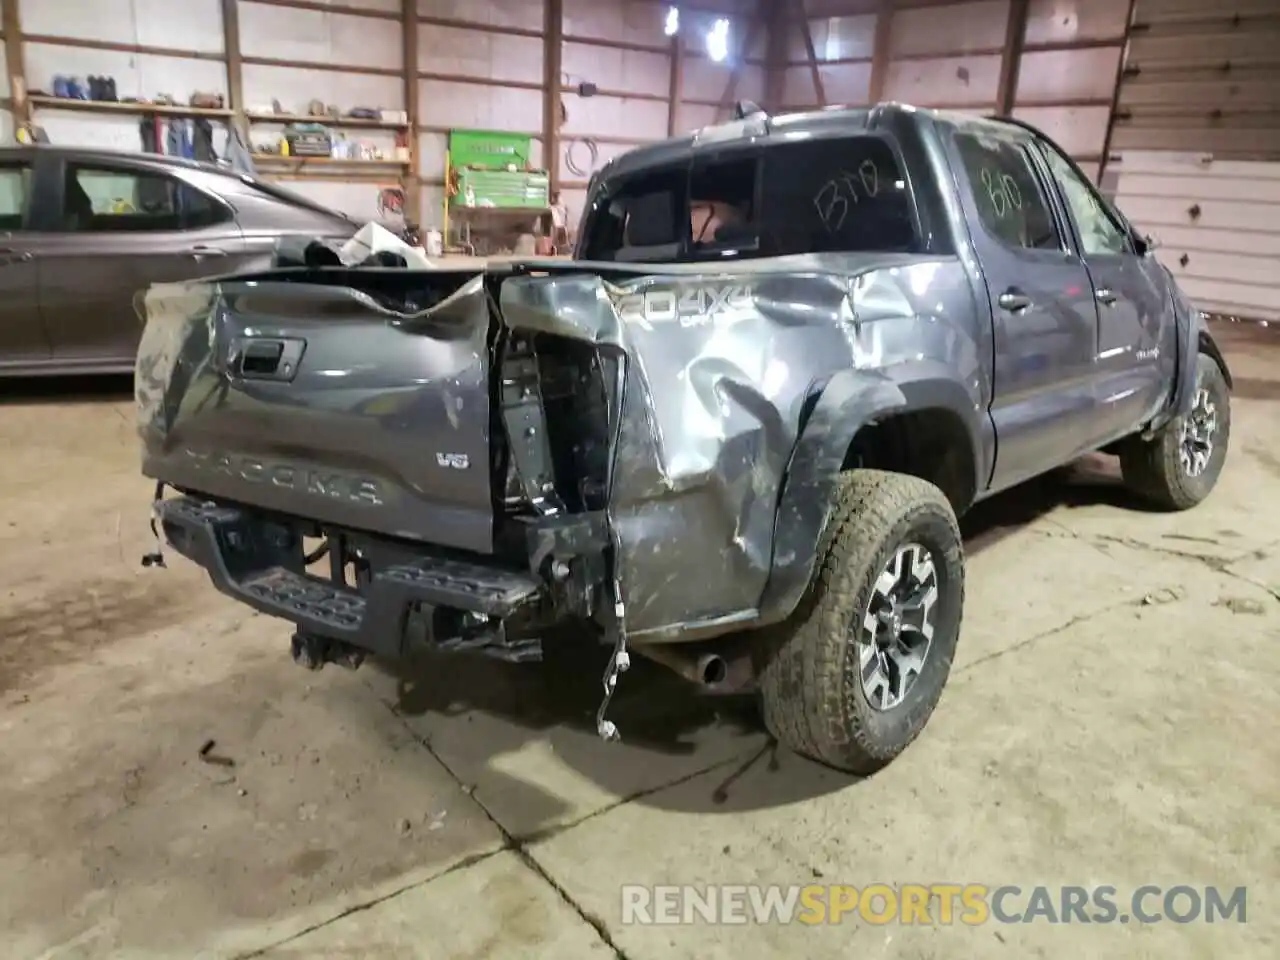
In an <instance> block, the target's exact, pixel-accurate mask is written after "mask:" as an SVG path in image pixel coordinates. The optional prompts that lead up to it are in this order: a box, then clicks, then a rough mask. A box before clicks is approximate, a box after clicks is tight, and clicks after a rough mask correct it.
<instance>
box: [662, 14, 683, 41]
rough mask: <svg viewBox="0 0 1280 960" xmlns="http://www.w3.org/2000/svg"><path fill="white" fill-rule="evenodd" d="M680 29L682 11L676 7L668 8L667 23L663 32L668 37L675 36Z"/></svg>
mask: <svg viewBox="0 0 1280 960" xmlns="http://www.w3.org/2000/svg"><path fill="white" fill-rule="evenodd" d="M679 31H680V11H679V10H678V9H676V8H675V7H669V8H668V9H667V23H666V26H665V27H663V30H662V32H663V33H665V34H666V35H667V36H668V37H674V36H675V35H676V34H677V33H678V32H679Z"/></svg>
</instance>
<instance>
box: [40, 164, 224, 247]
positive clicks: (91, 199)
mask: <svg viewBox="0 0 1280 960" xmlns="http://www.w3.org/2000/svg"><path fill="white" fill-rule="evenodd" d="M231 219H232V213H231V210H230V209H229V208H228V207H227V206H226V205H225V204H224V203H222V201H220V200H217V199H216V198H214V197H211V196H209V195H207V194H205V193H203V192H201V191H200V190H197V189H196V188H194V187H192V186H191V185H190V184H188V183H186V182H185V181H183V180H180V179H178V178H177V177H171V176H166V175H164V174H159V173H154V172H151V171H146V170H134V169H130V168H127V167H113V166H107V165H103V166H96V165H89V164H68V165H67V173H66V180H65V188H64V191H63V220H62V224H63V229H65V230H68V231H71V232H74V233H121V232H129V233H135V232H157V231H175V230H193V229H198V228H200V227H208V226H214V225H216V224H219V223H224V222H226V221H229V220H231Z"/></svg>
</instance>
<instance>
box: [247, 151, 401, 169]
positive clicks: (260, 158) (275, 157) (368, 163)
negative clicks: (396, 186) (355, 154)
mask: <svg viewBox="0 0 1280 960" xmlns="http://www.w3.org/2000/svg"><path fill="white" fill-rule="evenodd" d="M253 162H254V163H278V164H288V165H291V166H295V167H312V166H317V167H371V168H377V169H379V170H389V169H394V168H397V167H407V166H408V165H409V161H408V160H348V159H346V158H345V157H295V156H287V157H286V156H282V155H281V154H278V153H255V154H254V155H253Z"/></svg>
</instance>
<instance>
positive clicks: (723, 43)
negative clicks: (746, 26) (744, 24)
mask: <svg viewBox="0 0 1280 960" xmlns="http://www.w3.org/2000/svg"><path fill="white" fill-rule="evenodd" d="M707 56H709V57H710V58H711V59H712V60H714V61H715V62H716V63H720V62H721V61H723V60H724V59H725V57H727V56H729V21H728V20H727V19H725V18H724V17H721V18H720V19H719V20H717V21H716V22H715V24H714V25H713V26H712V27H711V29H710V30H708V31H707Z"/></svg>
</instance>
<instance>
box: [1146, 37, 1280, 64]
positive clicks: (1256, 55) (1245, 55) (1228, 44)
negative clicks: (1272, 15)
mask: <svg viewBox="0 0 1280 960" xmlns="http://www.w3.org/2000/svg"><path fill="white" fill-rule="evenodd" d="M1274 44H1275V40H1274V37H1273V35H1272V34H1271V33H1269V32H1267V31H1246V32H1238V31H1232V32H1229V33H1228V32H1222V33H1205V32H1203V31H1190V32H1187V33H1185V34H1175V35H1173V36H1144V35H1143V34H1141V33H1137V34H1135V35H1134V36H1133V38H1132V39H1131V40H1130V41H1129V59H1128V62H1129V63H1130V64H1136V65H1137V66H1138V67H1140V68H1142V69H1144V70H1147V69H1152V68H1154V67H1157V66H1160V65H1162V64H1170V65H1174V66H1182V67H1187V66H1190V65H1192V64H1199V63H1223V62H1225V61H1227V60H1230V61H1231V63H1232V66H1233V68H1234V67H1239V66H1243V65H1245V64H1251V63H1256V64H1259V65H1262V66H1265V65H1266V64H1269V63H1272V62H1274V56H1273V54H1272V51H1273V50H1274V49H1275V48H1274Z"/></svg>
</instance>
